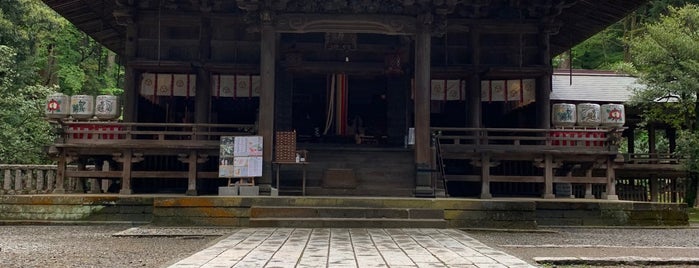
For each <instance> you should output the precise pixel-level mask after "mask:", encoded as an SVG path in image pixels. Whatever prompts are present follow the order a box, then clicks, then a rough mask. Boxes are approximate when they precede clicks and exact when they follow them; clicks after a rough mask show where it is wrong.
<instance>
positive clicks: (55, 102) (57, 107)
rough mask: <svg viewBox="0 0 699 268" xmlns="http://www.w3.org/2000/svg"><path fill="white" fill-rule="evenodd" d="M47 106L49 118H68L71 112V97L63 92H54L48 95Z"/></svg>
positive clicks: (46, 111) (46, 112)
mask: <svg viewBox="0 0 699 268" xmlns="http://www.w3.org/2000/svg"><path fill="white" fill-rule="evenodd" d="M45 108H46V110H45V114H46V117H48V118H54V119H60V118H66V117H68V114H69V113H70V98H69V97H68V96H67V95H63V94H62V93H53V94H51V95H49V96H48V97H46V107H45Z"/></svg>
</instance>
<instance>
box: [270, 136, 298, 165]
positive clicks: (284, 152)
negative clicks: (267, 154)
mask: <svg viewBox="0 0 699 268" xmlns="http://www.w3.org/2000/svg"><path fill="white" fill-rule="evenodd" d="M274 136H275V137H274V161H276V162H294V161H296V131H277V132H276V133H275V135H274Z"/></svg>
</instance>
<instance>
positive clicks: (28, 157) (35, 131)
mask: <svg viewBox="0 0 699 268" xmlns="http://www.w3.org/2000/svg"><path fill="white" fill-rule="evenodd" d="M17 56H18V55H17V53H16V52H15V51H14V49H12V48H10V47H8V46H4V45H0V107H3V109H0V122H2V124H0V163H5V164H27V163H43V162H46V161H47V158H46V153H44V152H43V150H42V149H43V148H44V147H45V146H47V145H48V144H50V142H51V141H53V135H51V127H50V126H49V124H48V122H46V120H44V118H43V109H42V108H43V104H44V101H45V100H46V96H47V95H48V93H49V92H50V91H51V90H52V89H51V88H48V87H45V86H41V85H36V86H24V85H18V84H17V83H16V80H17V78H18V77H19V75H18V73H17V72H16V71H15V70H14V69H13V67H14V66H15V65H16V63H17V60H16V58H17Z"/></svg>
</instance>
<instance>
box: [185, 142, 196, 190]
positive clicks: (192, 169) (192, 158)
mask: <svg viewBox="0 0 699 268" xmlns="http://www.w3.org/2000/svg"><path fill="white" fill-rule="evenodd" d="M187 164H188V166H189V168H188V169H187V192H186V193H185V194H186V195H197V151H195V150H192V151H189V156H188V159H187Z"/></svg>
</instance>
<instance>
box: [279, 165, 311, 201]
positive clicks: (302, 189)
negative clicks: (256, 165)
mask: <svg viewBox="0 0 699 268" xmlns="http://www.w3.org/2000/svg"><path fill="white" fill-rule="evenodd" d="M272 164H273V165H274V166H275V170H276V172H277V190H280V188H281V187H280V184H279V170H280V169H281V167H282V166H301V170H302V171H303V176H302V177H301V195H306V166H308V164H309V162H306V161H304V162H272Z"/></svg>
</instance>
